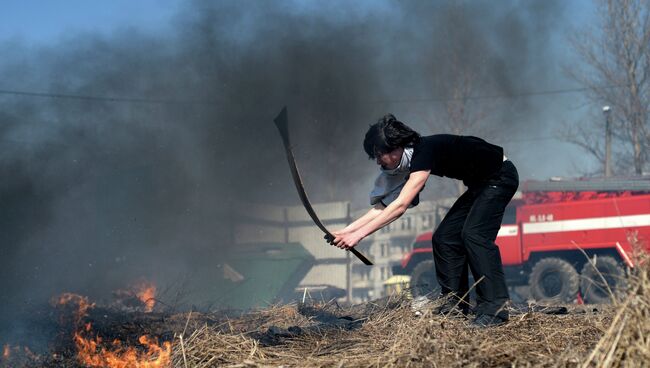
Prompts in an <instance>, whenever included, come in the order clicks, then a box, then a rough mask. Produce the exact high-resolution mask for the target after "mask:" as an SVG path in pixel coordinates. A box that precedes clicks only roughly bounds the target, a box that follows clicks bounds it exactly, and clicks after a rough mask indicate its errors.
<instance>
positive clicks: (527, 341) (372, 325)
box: [173, 303, 611, 367]
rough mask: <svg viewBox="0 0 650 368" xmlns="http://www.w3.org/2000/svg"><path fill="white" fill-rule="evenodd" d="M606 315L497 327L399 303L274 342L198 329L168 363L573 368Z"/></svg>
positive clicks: (526, 319)
mask: <svg viewBox="0 0 650 368" xmlns="http://www.w3.org/2000/svg"><path fill="white" fill-rule="evenodd" d="M283 308H293V307H291V306H286V307H283ZM280 309H282V308H280ZM345 312H346V311H345V310H341V311H340V313H342V314H345ZM610 317H611V313H602V312H600V313H591V312H587V311H585V310H583V309H574V310H573V311H572V312H571V313H570V314H568V315H560V316H554V315H546V314H541V313H524V314H519V315H515V316H514V318H512V319H511V322H510V323H508V324H507V325H505V326H500V327H496V328H491V329H486V330H475V329H472V328H470V327H469V325H468V322H467V321H465V320H458V319H445V318H442V317H439V316H434V315H433V314H432V313H431V311H429V312H426V313H425V314H424V315H423V316H420V317H416V316H415V315H414V313H413V311H412V310H411V308H410V306H409V305H408V303H400V304H398V306H397V307H394V306H386V307H385V308H384V309H383V310H380V311H375V312H374V313H373V314H371V315H369V316H368V317H367V320H365V322H364V323H363V325H362V326H361V327H360V328H358V329H356V330H345V329H335V328H333V329H325V330H320V331H313V330H310V331H309V332H305V333H303V334H300V335H299V336H297V337H295V338H287V339H285V340H284V341H283V342H282V343H281V344H279V345H275V346H261V345H260V344H259V343H258V341H257V340H255V339H253V338H251V337H248V336H246V335H244V334H242V333H224V332H223V331H222V330H220V329H218V328H213V327H207V326H203V327H201V328H198V329H197V330H195V331H194V332H193V333H192V334H191V336H189V337H187V338H185V339H184V341H183V345H182V347H183V349H181V344H176V349H175V351H174V356H173V360H174V366H175V367H184V366H185V364H187V367H213V366H232V367H243V366H299V367H306V366H309V367H331V366H346V367H350V366H358V367H371V366H394V367H409V366H413V367H420V366H427V367H431V366H434V367H461V366H462V367H486V366H513V365H515V366H549V367H550V366H570V367H575V366H579V365H580V363H581V362H582V360H583V359H584V357H585V356H586V355H587V354H588V353H589V352H590V351H591V349H592V348H593V346H595V345H596V343H597V342H598V340H599V339H600V337H601V336H602V335H603V333H604V332H605V331H607V329H608V327H609V324H610V320H611V318H610ZM305 325H308V323H306V324H305ZM305 325H303V326H305ZM282 327H288V326H287V325H286V324H285V326H282ZM182 350H184V351H185V353H184V354H183V351H182ZM183 356H184V358H185V359H184V358H183Z"/></svg>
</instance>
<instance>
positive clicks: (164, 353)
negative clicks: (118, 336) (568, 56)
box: [74, 332, 172, 368]
mask: <svg viewBox="0 0 650 368" xmlns="http://www.w3.org/2000/svg"><path fill="white" fill-rule="evenodd" d="M74 339H75V345H76V347H77V359H78V360H79V362H81V363H82V364H83V365H86V366H88V367H110V368H130V367H136V368H158V367H167V366H169V364H170V356H171V349H172V345H171V343H170V342H164V343H163V345H162V347H161V346H160V345H158V344H157V343H156V342H155V341H153V340H152V339H151V338H150V337H148V336H146V335H143V336H140V338H139V340H138V341H139V342H140V344H142V345H143V346H144V347H145V351H139V350H138V349H136V348H134V347H123V346H122V343H121V342H120V341H119V340H114V341H113V342H112V350H108V349H106V348H105V347H103V346H101V343H102V338H101V337H99V336H97V337H95V338H84V337H83V336H82V335H81V334H80V333H79V332H77V333H75V335H74Z"/></svg>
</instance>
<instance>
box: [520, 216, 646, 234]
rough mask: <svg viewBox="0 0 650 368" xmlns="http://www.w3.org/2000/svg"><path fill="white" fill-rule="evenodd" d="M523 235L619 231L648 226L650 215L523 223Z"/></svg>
mask: <svg viewBox="0 0 650 368" xmlns="http://www.w3.org/2000/svg"><path fill="white" fill-rule="evenodd" d="M522 226H523V229H522V230H523V233H524V234H540V233H558V232H564V231H582V230H596V229H619V228H624V227H642V226H650V214H644V215H630V216H611V217H594V218H586V219H575V220H560V221H546V222H524V223H523V225H522Z"/></svg>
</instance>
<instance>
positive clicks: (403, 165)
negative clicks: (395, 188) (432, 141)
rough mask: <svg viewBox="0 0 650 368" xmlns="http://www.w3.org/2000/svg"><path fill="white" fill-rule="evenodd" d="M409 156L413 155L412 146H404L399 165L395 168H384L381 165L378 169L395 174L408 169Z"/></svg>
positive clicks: (388, 173)
mask: <svg viewBox="0 0 650 368" xmlns="http://www.w3.org/2000/svg"><path fill="white" fill-rule="evenodd" d="M411 157H413V148H412V147H407V148H404V152H402V158H401V159H400V162H399V165H397V167H396V168H394V169H384V168H383V167H381V168H380V170H381V172H383V173H386V174H387V175H396V174H398V173H402V172H405V171H408V170H409V168H410V167H411Z"/></svg>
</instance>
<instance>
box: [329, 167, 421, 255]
mask: <svg viewBox="0 0 650 368" xmlns="http://www.w3.org/2000/svg"><path fill="white" fill-rule="evenodd" d="M429 172H430V170H422V171H416V172H413V173H411V174H410V175H409V179H408V180H407V181H406V184H404V187H403V188H402V190H401V191H400V193H399V196H398V197H397V199H395V200H394V201H393V202H392V203H391V204H389V205H388V207H386V208H385V209H383V210H382V211H381V212H380V213H379V214H378V215H377V216H375V217H374V218H373V219H371V220H370V221H368V222H367V223H366V224H364V225H363V226H361V227H360V228H358V229H357V230H353V231H352V232H349V233H345V234H341V235H337V236H336V238H335V239H334V241H333V243H334V245H336V246H337V247H339V248H352V247H354V246H355V245H357V244H358V243H359V242H360V241H361V239H363V238H365V237H366V236H368V235H370V234H372V233H374V232H375V231H377V230H379V229H381V228H382V227H384V226H386V225H388V224H390V223H391V222H393V221H395V220H396V219H398V218H399V217H400V216H402V215H403V214H404V212H406V210H407V209H408V207H409V205H410V204H411V202H413V199H415V196H416V195H417V194H418V193H420V191H421V190H422V188H423V187H424V184H425V183H426V182H427V179H428V178H429Z"/></svg>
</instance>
